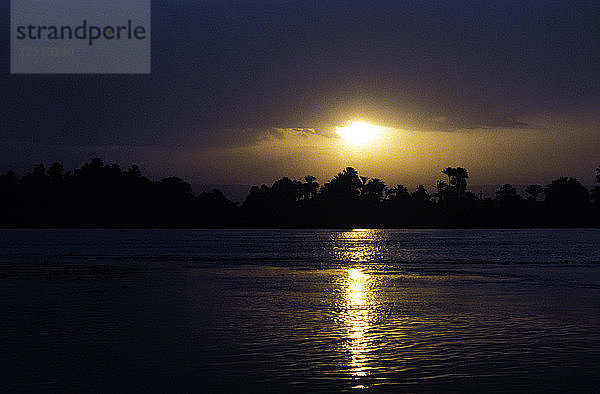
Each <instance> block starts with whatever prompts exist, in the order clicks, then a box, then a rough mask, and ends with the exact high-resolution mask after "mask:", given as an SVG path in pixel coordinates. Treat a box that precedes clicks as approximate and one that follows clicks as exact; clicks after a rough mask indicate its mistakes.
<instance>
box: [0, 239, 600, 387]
mask: <svg viewBox="0 0 600 394" xmlns="http://www.w3.org/2000/svg"><path fill="white" fill-rule="evenodd" d="M0 301H1V302H2V305H3V306H2V309H1V312H0V335H1V338H2V341H1V345H0V364H1V365H2V379H1V380H0V390H2V391H4V392H32V391H34V392H57V391H60V392H81V391H84V392H85V391H93V392H108V391H119V392H122V391H151V392H180V391H193V392H226V391H230V392H291V391H294V392H345V391H358V390H366V391H375V392H380V391H386V392H440V391H443V392H449V391H461V392H464V391H469V392H483V391H485V392H491V391H502V392H506V391H523V392H525V391H527V392H530V391H538V392H541V391H544V392H547V391H563V392H564V391H569V392H572V391H583V392H592V391H597V390H598V387H600V231H599V230H581V229H569V230H548V229H545V230H353V231H340V230H0Z"/></svg>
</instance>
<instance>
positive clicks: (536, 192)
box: [525, 185, 544, 201]
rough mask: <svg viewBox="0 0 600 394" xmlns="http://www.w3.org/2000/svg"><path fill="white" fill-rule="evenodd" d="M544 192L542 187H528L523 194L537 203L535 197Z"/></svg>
mask: <svg viewBox="0 0 600 394" xmlns="http://www.w3.org/2000/svg"><path fill="white" fill-rule="evenodd" d="M543 191H544V188H543V187H542V185H529V186H527V187H526V188H525V193H527V194H529V195H530V196H531V199H532V200H533V201H537V196H539V195H540V194H541V193H542V192H543Z"/></svg>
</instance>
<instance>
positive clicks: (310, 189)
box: [303, 175, 319, 199]
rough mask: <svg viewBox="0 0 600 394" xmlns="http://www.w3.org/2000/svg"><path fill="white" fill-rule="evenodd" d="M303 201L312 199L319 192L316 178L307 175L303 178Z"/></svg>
mask: <svg viewBox="0 0 600 394" xmlns="http://www.w3.org/2000/svg"><path fill="white" fill-rule="evenodd" d="M304 181H305V183H304V185H303V188H304V199H310V198H314V197H315V196H316V195H317V191H318V190H319V183H318V182H317V178H315V177H314V176H312V175H307V176H305V177H304Z"/></svg>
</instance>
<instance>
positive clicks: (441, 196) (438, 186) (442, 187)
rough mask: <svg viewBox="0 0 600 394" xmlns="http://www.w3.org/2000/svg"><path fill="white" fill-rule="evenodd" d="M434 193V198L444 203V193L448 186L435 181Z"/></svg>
mask: <svg viewBox="0 0 600 394" xmlns="http://www.w3.org/2000/svg"><path fill="white" fill-rule="evenodd" d="M435 188H436V190H437V191H436V193H435V194H434V195H433V196H434V197H437V198H438V201H440V202H441V201H444V200H445V199H446V192H447V188H448V184H447V183H446V181H437V183H436V185H435Z"/></svg>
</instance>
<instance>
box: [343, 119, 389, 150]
mask: <svg viewBox="0 0 600 394" xmlns="http://www.w3.org/2000/svg"><path fill="white" fill-rule="evenodd" d="M382 129H383V128H382V127H379V126H375V125H372V124H369V123H366V122H362V121H354V120H350V121H348V122H347V124H346V125H345V126H339V127H336V129H335V132H336V133H337V134H338V135H339V136H340V137H342V139H343V140H344V142H346V143H347V144H348V145H352V146H362V145H367V144H372V143H373V142H375V141H376V140H377V138H378V137H379V136H380V134H381V131H382Z"/></svg>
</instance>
